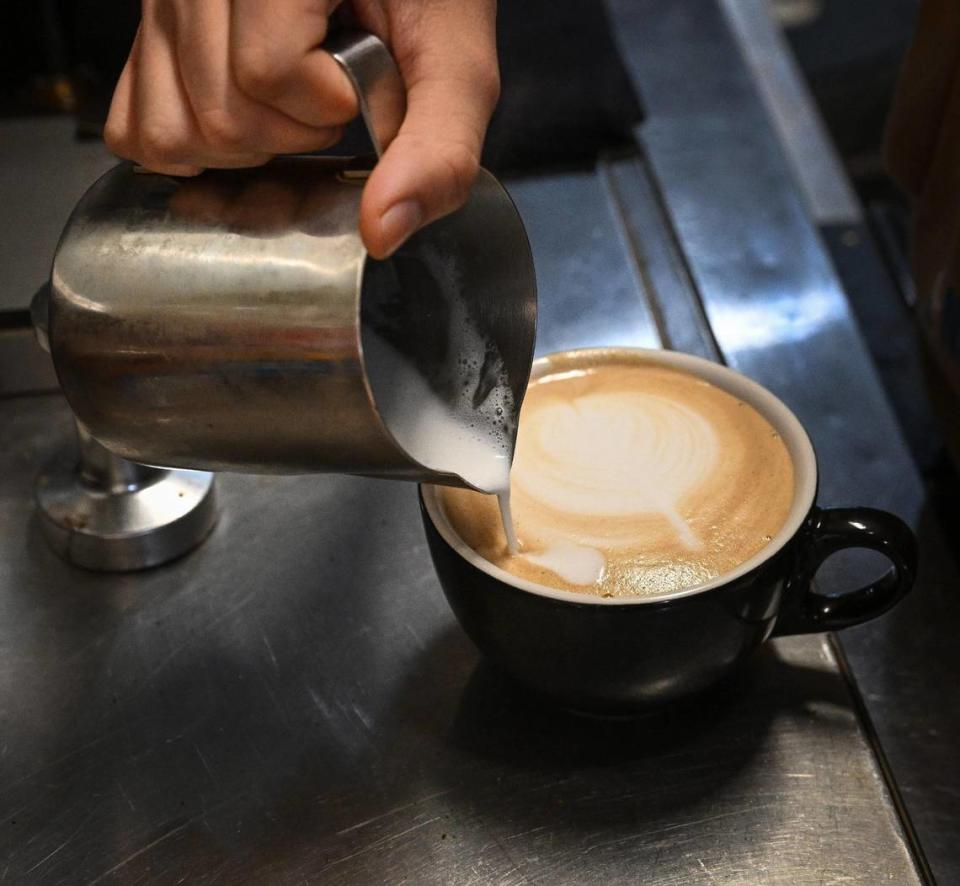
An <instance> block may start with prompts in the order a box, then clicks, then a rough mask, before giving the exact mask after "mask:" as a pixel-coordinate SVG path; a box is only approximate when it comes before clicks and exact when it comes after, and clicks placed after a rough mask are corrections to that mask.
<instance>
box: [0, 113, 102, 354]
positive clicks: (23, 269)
mask: <svg viewBox="0 0 960 886" xmlns="http://www.w3.org/2000/svg"><path fill="white" fill-rule="evenodd" d="M75 129H76V125H75V123H74V121H73V120H72V119H70V118H68V117H46V118H30V119H3V120H0V268H2V270H3V273H2V274H0V312H6V311H26V310H27V308H28V307H29V305H30V299H31V297H32V296H33V293H34V292H36V290H37V289H39V288H40V287H41V286H43V284H44V283H46V282H47V280H48V279H49V277H50V265H51V263H52V262H53V252H54V249H56V246H57V240H58V239H59V237H60V232H61V231H62V230H63V226H64V224H65V223H66V221H67V218H68V217H69V215H70V210H72V209H73V207H74V206H76V204H77V200H79V199H80V197H81V196H82V195H83V192H84V191H85V190H86V189H87V188H88V187H89V186H90V182H92V181H94V180H95V179H96V178H97V176H99V175H101V174H102V173H104V172H106V171H107V169H109V168H110V167H111V166H112V165H113V164H114V163H116V158H114V157H112V156H111V154H110V152H109V151H108V150H107V149H106V148H105V147H104V146H103V144H102V143H101V142H80V141H77V140H76V138H75V137H74V131H75ZM0 344H2V343H0ZM2 353H3V351H0V358H2Z"/></svg>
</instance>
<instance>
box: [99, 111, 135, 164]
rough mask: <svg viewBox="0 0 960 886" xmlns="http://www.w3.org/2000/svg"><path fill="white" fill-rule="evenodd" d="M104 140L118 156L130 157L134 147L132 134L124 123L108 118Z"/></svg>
mask: <svg viewBox="0 0 960 886" xmlns="http://www.w3.org/2000/svg"><path fill="white" fill-rule="evenodd" d="M103 141H104V143H105V144H106V146H107V148H108V149H109V150H111V151H112V152H113V153H114V154H116V155H117V156H118V157H129V155H130V153H131V149H132V142H131V140H130V134H129V132H127V129H126V127H125V126H123V125H122V124H119V123H116V122H114V121H113V120H109V119H108V120H107V122H106V125H105V126H104V127H103Z"/></svg>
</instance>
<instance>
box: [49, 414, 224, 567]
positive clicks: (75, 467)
mask: <svg viewBox="0 0 960 886" xmlns="http://www.w3.org/2000/svg"><path fill="white" fill-rule="evenodd" d="M77 438H78V443H79V445H78V446H75V445H70V446H68V447H67V448H66V449H65V450H64V451H63V452H61V453H60V454H59V455H58V456H57V457H56V459H55V460H54V461H52V462H51V463H50V464H49V465H48V466H47V467H46V469H45V470H44V471H43V472H42V473H41V474H40V476H39V477H38V478H37V484H36V498H37V508H38V510H39V513H40V518H41V519H40V523H41V526H42V527H43V532H44V535H45V537H46V539H47V542H48V543H49V545H50V547H51V548H53V550H54V551H56V553H57V554H59V555H60V556H61V557H63V559H64V560H66V561H67V562H69V563H73V564H74V565H76V566H82V567H83V568H85V569H95V570H98V571H102V572H130V571H134V570H138V569H149V568H151V567H154V566H159V565H161V564H162V563H167V562H169V561H170V560H173V559H175V558H177V557H180V556H182V555H183V554H185V553H186V552H187V551H190V550H192V549H193V548H195V547H196V546H197V545H198V544H200V543H201V542H202V541H203V540H204V539H205V538H206V537H207V536H208V535H209V534H210V531H211V530H212V529H213V527H214V524H215V523H216V521H217V511H216V502H215V497H214V477H213V474H209V473H205V472H203V471H175V470H165V469H163V468H151V467H147V466H146V465H140V464H136V463H135V462H130V461H127V460H126V459H124V458H120V456H118V455H114V454H113V453H111V452H108V451H107V450H106V449H104V448H103V446H101V445H100V444H99V443H98V442H97V441H96V440H94V439H93V437H91V436H90V434H89V433H87V432H86V431H85V430H84V428H83V427H82V426H81V425H79V424H78V425H77Z"/></svg>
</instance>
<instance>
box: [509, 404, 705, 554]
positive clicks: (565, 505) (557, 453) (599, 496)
mask: <svg viewBox="0 0 960 886" xmlns="http://www.w3.org/2000/svg"><path fill="white" fill-rule="evenodd" d="M525 422H527V426H526V431H527V432H528V435H527V439H528V441H529V444H530V445H529V446H528V447H527V448H526V450H525V451H524V452H523V453H522V455H521V456H520V457H519V458H520V459H522V461H521V460H518V465H517V479H516V483H517V484H518V485H519V486H521V487H522V488H523V489H524V491H525V492H526V493H527V494H529V495H530V496H531V497H532V498H533V499H536V500H537V501H539V502H541V503H543V504H544V505H547V506H549V507H550V508H553V509H554V510H557V511H562V512H567V513H571V514H576V515H580V516H586V517H589V516H594V517H628V516H631V515H642V514H656V515H660V516H662V517H664V518H665V519H667V520H668V521H669V522H670V524H671V526H673V528H674V530H675V531H676V533H677V536H678V538H679V540H680V541H681V542H682V543H683V544H684V545H685V546H686V547H687V548H690V549H691V550H696V549H698V548H700V547H701V541H700V539H699V538H697V536H696V533H695V532H694V531H693V530H692V529H691V528H690V526H689V525H688V523H687V521H686V520H684V518H683V517H682V516H681V515H680V512H679V510H678V505H679V502H680V500H681V498H682V497H683V496H684V495H685V494H686V493H687V492H688V491H689V490H691V489H693V488H695V487H696V486H697V485H698V484H699V483H700V482H702V480H703V479H704V478H705V477H707V476H708V475H709V474H710V472H711V471H712V470H713V468H714V465H715V464H716V461H717V456H718V451H719V450H718V445H717V437H716V434H715V432H714V430H713V428H712V427H711V426H710V423H709V422H708V421H707V420H706V419H705V418H704V417H703V416H702V415H700V414H699V413H698V412H697V411H696V410H694V409H691V408H689V407H687V406H686V405H684V404H682V403H678V402H676V401H675V400H671V399H669V398H666V397H662V396H658V395H656V394H647V393H643V392H639V391H635V392H633V391H618V392H612V393H604V392H598V393H590V394H585V395H583V396H580V397H577V398H576V399H573V400H570V401H566V402H559V401H557V402H551V403H547V404H545V405H544V406H543V407H541V408H540V409H537V410H535V411H534V412H533V414H532V415H529V416H527V417H525ZM609 542H610V538H609V536H608V535H604V537H603V539H602V543H603V544H608V543H609Z"/></svg>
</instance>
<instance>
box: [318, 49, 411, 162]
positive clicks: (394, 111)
mask: <svg viewBox="0 0 960 886" xmlns="http://www.w3.org/2000/svg"><path fill="white" fill-rule="evenodd" d="M323 48H324V49H325V50H326V51H327V52H329V53H330V55H332V56H333V57H334V58H335V59H336V60H337V62H338V64H339V65H340V67H341V68H343V71H344V73H345V74H346V75H347V77H349V78H350V82H351V83H352V84H353V88H354V90H355V91H356V93H357V103H358V104H359V105H360V113H361V115H362V116H363V122H364V123H365V124H366V127H367V133H368V134H369V135H370V141H371V142H373V149H374V150H375V151H376V152H377V157H382V156H383V154H384V151H386V150H387V148H388V147H389V146H390V142H392V141H393V140H394V138H395V137H396V135H397V133H398V132H399V131H400V124H401V123H403V118H404V115H405V114H406V113H407V92H406V89H405V87H404V85H403V78H402V77H401V76H400V70H399V69H398V68H397V63H396V62H395V61H394V60H393V56H392V55H391V54H390V50H389V49H387V47H386V45H385V44H384V43H383V41H382V40H380V38H379V37H375V36H374V35H373V34H368V33H366V32H365V31H339V32H338V33H336V34H334V35H332V36H331V37H330V38H329V39H328V40H327V41H326V43H324V45H323Z"/></svg>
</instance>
